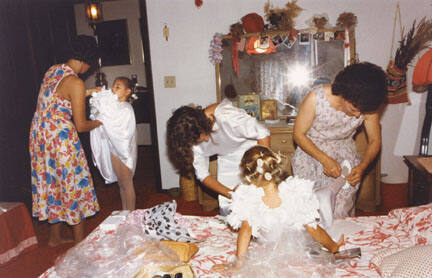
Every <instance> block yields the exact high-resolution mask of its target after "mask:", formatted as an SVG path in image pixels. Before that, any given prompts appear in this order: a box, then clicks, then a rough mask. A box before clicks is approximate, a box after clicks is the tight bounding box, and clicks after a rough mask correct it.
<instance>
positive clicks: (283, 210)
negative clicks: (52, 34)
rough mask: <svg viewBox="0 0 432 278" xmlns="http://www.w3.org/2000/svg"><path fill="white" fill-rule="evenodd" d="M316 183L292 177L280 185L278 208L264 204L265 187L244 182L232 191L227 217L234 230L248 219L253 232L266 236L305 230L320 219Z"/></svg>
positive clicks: (257, 236)
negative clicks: (314, 189) (314, 191)
mask: <svg viewBox="0 0 432 278" xmlns="http://www.w3.org/2000/svg"><path fill="white" fill-rule="evenodd" d="M313 188H314V182H313V181H309V180H305V179H301V178H298V177H289V178H287V179H286V180H285V181H283V182H282V183H280V184H279V186H278V189H279V197H280V198H281V200H282V203H281V205H280V206H279V207H277V208H270V207H268V206H267V205H266V204H264V202H263V200H262V197H263V196H264V190H263V188H260V187H257V186H255V185H245V184H241V185H239V187H238V188H237V189H236V191H235V192H233V193H232V202H231V204H230V209H231V213H230V214H229V215H228V216H227V218H226V220H227V222H228V224H229V225H231V226H232V227H233V228H234V229H238V228H240V226H241V224H242V222H243V221H247V222H248V224H249V225H250V226H251V228H252V235H253V236H254V237H256V238H258V239H260V238H262V237H263V236H264V237H265V239H267V240H268V239H269V236H270V237H273V236H275V237H276V238H275V239H277V238H278V237H279V235H280V234H282V233H283V232H286V231H289V230H291V231H302V230H305V227H304V226H305V225H306V224H308V225H312V226H314V227H316V224H318V223H319V222H320V214H319V201H318V198H317V197H316V195H315V194H314V193H313Z"/></svg>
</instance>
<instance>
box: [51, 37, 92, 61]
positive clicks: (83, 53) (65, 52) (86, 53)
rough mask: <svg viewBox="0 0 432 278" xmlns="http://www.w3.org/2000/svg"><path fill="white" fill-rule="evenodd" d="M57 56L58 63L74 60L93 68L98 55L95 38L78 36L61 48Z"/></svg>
mask: <svg viewBox="0 0 432 278" xmlns="http://www.w3.org/2000/svg"><path fill="white" fill-rule="evenodd" d="M59 56H60V62H67V61H68V60H69V59H75V60H78V61H81V62H84V63H86V64H88V65H90V66H91V67H95V66H97V65H98V61H99V57H100V53H99V47H98V44H97V42H96V39H95V37H93V36H87V35H78V36H76V37H74V38H73V39H72V40H71V41H70V43H68V44H66V45H64V46H63V47H61V50H60V54H59Z"/></svg>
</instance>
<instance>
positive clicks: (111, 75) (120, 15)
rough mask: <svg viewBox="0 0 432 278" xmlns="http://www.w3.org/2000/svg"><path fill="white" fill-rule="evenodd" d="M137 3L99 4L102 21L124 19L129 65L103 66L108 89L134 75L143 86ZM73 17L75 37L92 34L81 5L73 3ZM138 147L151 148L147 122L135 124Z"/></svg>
mask: <svg viewBox="0 0 432 278" xmlns="http://www.w3.org/2000/svg"><path fill="white" fill-rule="evenodd" d="M138 1H139V0H121V1H109V2H103V3H102V15H103V18H104V20H105V21H108V20H118V19H124V18H126V19H127V27H128V37H129V55H130V58H131V64H130V65H118V66H105V67H102V72H104V73H105V74H106V79H107V81H108V86H109V87H111V86H112V83H113V81H114V79H115V78H116V77H117V76H126V77H130V76H131V75H132V74H136V75H137V77H138V83H139V85H142V86H146V84H147V82H146V80H145V79H146V75H145V66H144V52H143V46H142V39H141V31H140V26H139V18H140V9H139V2H138ZM74 8H75V17H76V25H77V33H78V34H86V35H93V30H92V29H91V28H90V27H89V25H88V23H87V21H86V18H85V12H84V9H85V8H84V4H76V5H75V6H74ZM94 84H95V76H94V75H92V76H90V77H89V78H88V79H87V80H86V85H87V87H94ZM137 133H138V136H137V137H138V138H137V140H138V144H139V145H151V138H150V126H149V124H147V123H142V124H138V125H137Z"/></svg>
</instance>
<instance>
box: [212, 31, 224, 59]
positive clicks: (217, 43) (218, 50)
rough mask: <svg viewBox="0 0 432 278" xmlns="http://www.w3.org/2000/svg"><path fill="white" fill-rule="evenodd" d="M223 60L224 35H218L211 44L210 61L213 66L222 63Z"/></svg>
mask: <svg viewBox="0 0 432 278" xmlns="http://www.w3.org/2000/svg"><path fill="white" fill-rule="evenodd" d="M222 58H223V57H222V34H221V33H216V34H214V36H213V40H212V41H211V42H210V49H209V59H210V62H211V63H212V64H213V65H216V64H219V63H220V62H221V61H222Z"/></svg>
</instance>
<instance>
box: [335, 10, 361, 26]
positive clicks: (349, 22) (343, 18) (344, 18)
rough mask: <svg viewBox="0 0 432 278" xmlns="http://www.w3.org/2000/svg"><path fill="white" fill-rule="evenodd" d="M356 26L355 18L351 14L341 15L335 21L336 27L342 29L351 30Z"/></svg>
mask: <svg viewBox="0 0 432 278" xmlns="http://www.w3.org/2000/svg"><path fill="white" fill-rule="evenodd" d="M356 24H357V16H355V15H354V14H353V13H341V14H340V15H339V17H338V19H337V20H336V25H337V26H341V27H344V28H348V29H349V28H351V26H355V25H356Z"/></svg>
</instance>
